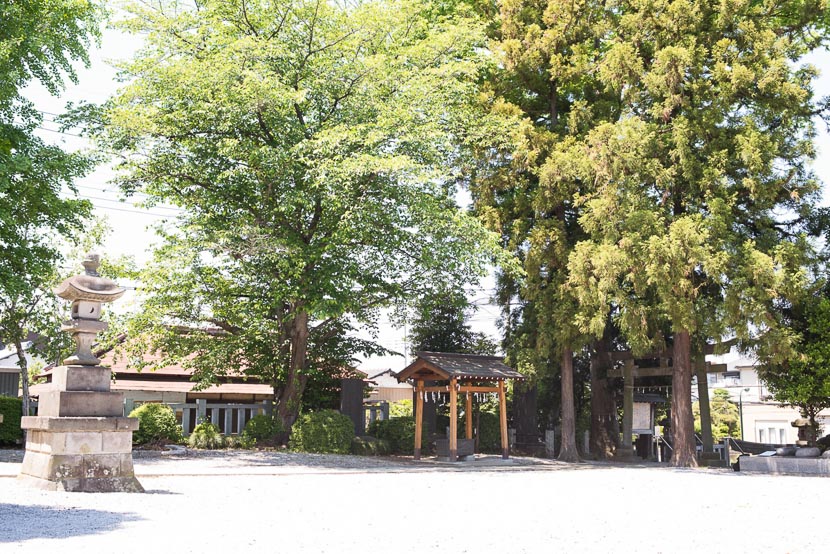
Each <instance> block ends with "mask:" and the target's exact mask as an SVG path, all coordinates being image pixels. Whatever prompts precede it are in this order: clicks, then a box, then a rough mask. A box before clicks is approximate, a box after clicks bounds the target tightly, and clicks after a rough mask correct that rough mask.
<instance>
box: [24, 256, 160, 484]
mask: <svg viewBox="0 0 830 554" xmlns="http://www.w3.org/2000/svg"><path fill="white" fill-rule="evenodd" d="M99 264H100V258H99V256H98V255H97V254H89V255H87V257H86V259H84V268H85V270H86V271H85V272H84V273H83V274H82V275H76V276H75V277H70V278H69V279H67V280H65V281H64V282H63V283H61V284H60V285H59V286H58V288H57V289H55V294H57V295H58V296H59V297H61V298H64V299H66V300H70V301H71V302H72V316H71V319H70V320H69V321H67V322H65V323H64V324H63V326H62V327H61V329H62V330H63V331H66V332H68V333H69V334H70V335H72V338H73V339H74V340H75V345H76V349H75V353H74V354H72V355H71V356H70V357H68V358H67V359H65V360H64V361H63V363H64V365H62V366H59V367H56V368H55V369H54V370H53V371H52V383H51V390H49V391H48V392H45V393H43V394H41V395H40V402H39V406H38V415H37V416H36V417H23V418H22V420H21V424H20V425H21V427H22V428H24V429H26V430H28V433H27V438H26V454H25V456H24V458H23V467H22V469H21V471H20V475H19V476H18V479H21V480H23V481H26V482H29V483H31V484H32V485H34V486H37V487H40V488H44V489H49V490H63V491H71V492H144V488H143V487H142V486H141V484H140V483H139V482H138V480H137V479H136V478H135V472H134V470H133V456H132V444H133V443H132V437H133V431H135V430H136V429H138V419H136V418H127V417H123V413H124V408H123V395H122V394H121V393H118V392H112V391H110V380H111V371H110V369H109V368H107V367H101V366H100V365H99V364H100V362H101V361H100V360H99V359H98V358H96V357H95V354H94V353H93V352H92V346H93V344H94V343H95V337H96V335H97V334H98V333H99V332H100V331H103V330H105V329H106V328H107V323H106V322H103V321H101V304H102V303H105V302H112V301H114V300H116V299H118V298H119V297H121V295H122V294H124V290H125V289H123V288H121V287H119V286H118V285H116V284H115V283H114V282H113V281H111V280H109V279H106V278H104V277H101V276H100V275H99V274H98V271H97V270H98V266H99Z"/></svg>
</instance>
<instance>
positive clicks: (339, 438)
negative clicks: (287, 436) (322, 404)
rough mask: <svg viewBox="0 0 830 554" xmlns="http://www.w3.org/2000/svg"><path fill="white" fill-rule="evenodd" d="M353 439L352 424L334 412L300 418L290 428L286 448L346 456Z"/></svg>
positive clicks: (312, 414) (324, 411)
mask: <svg viewBox="0 0 830 554" xmlns="http://www.w3.org/2000/svg"><path fill="white" fill-rule="evenodd" d="M353 438H354V423H352V420H351V419H349V418H348V417H347V416H344V415H343V414H341V413H339V412H337V411H335V410H321V411H319V412H312V413H310V414H304V415H302V416H300V418H299V419H298V420H297V422H296V423H294V426H293V427H292V428H291V440H289V442H288V447H289V448H291V449H292V450H297V451H299V452H325V453H330V454H348V453H349V452H350V450H351V445H352V439H353Z"/></svg>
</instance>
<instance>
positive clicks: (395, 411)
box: [389, 400, 415, 417]
mask: <svg viewBox="0 0 830 554" xmlns="http://www.w3.org/2000/svg"><path fill="white" fill-rule="evenodd" d="M414 415H415V413H414V412H413V408H412V400H398V401H397V402H392V403H391V404H389V417H412V416H414Z"/></svg>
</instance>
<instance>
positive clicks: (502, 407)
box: [499, 381, 510, 460]
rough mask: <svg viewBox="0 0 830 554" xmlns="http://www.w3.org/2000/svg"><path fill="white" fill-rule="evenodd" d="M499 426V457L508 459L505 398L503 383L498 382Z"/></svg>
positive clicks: (508, 446) (508, 447)
mask: <svg viewBox="0 0 830 554" xmlns="http://www.w3.org/2000/svg"><path fill="white" fill-rule="evenodd" d="M499 424H500V428H501V457H502V458H504V459H505V460H506V459H507V458H509V457H510V444H509V443H508V442H507V397H506V396H505V394H504V381H499Z"/></svg>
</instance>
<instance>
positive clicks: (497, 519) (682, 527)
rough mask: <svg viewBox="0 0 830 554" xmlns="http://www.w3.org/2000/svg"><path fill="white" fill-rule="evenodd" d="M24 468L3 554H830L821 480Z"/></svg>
mask: <svg viewBox="0 0 830 554" xmlns="http://www.w3.org/2000/svg"><path fill="white" fill-rule="evenodd" d="M478 466H484V467H478ZM17 471H19V464H18V463H15V462H0V553H2V554H7V553H24V552H33V553H38V554H41V553H48V552H57V553H61V554H63V553H73V552H79V553H80V552H83V553H88V554H94V553H99V552H101V553H105V552H106V553H109V552H112V553H132V552H135V553H139V552H140V553H142V554H147V553H168V552H169V553H180V552H202V553H212V552H217V553H218V552H224V553H227V552H230V553H234V554H236V553H243V552H267V553H312V552H314V553H320V552H322V553H329V552H331V553H337V554H351V553H354V554H357V553H361V554H364V553H377V554H386V553H389V554H392V553H395V554H396V553H407V552H413V553H421V552H438V551H440V552H447V553H451V552H471V553H472V552H475V553H489V552H503V553H508V554H514V553H523V552H532V553H534V554H536V553H539V554H542V553H547V552H626V553H627V552H666V553H684V552H695V553H703V552H707V553H710V552H729V553H730V554H734V553H738V552H764V553H767V552H773V553H774V552H781V553H783V552H790V553H814V552H815V553H820V552H827V551H828V546H827V545H828V539H827V533H826V529H827V523H828V518H830V510H828V506H830V503H829V502H828V499H830V478H821V477H773V476H759V475H746V474H739V473H733V472H730V471H726V470H672V469H669V468H664V467H654V466H649V467H618V466H609V465H597V464H593V465H588V464H579V465H567V464H560V463H557V462H550V461H545V462H542V461H533V460H518V461H517V462H516V463H514V464H512V465H502V464H500V463H498V462H493V464H492V465H488V464H487V463H486V462H485V463H479V462H476V463H475V465H469V464H467V465H463V466H447V465H440V464H417V465H416V464H413V463H412V462H408V461H389V460H377V459H371V458H357V457H352V456H306V455H297V454H284V453H228V454H221V455H211V456H197V457H173V456H166V457H163V458H158V457H157V458H137V459H136V473H137V474H138V476H139V480H140V481H141V482H142V484H143V485H144V487H145V488H146V489H147V493H146V494H81V493H74V494H71V493H55V492H44V491H39V490H34V489H29V488H26V487H24V486H23V485H22V484H20V483H18V481H17V480H16V479H14V478H13V475H16V473H17Z"/></svg>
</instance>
